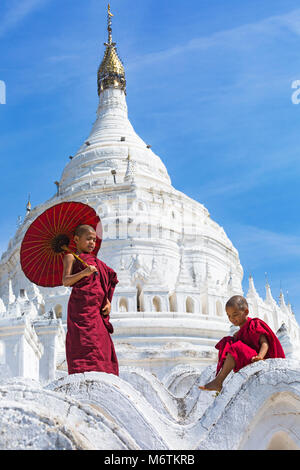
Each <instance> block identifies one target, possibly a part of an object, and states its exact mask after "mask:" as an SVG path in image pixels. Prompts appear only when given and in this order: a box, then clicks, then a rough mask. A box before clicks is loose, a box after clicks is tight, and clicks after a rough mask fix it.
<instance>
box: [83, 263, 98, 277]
mask: <svg viewBox="0 0 300 470" xmlns="http://www.w3.org/2000/svg"><path fill="white" fill-rule="evenodd" d="M96 272H97V268H96V266H93V265H92V264H91V265H90V266H87V267H86V268H85V270H84V273H85V275H86V276H90V275H91V274H93V273H96Z"/></svg>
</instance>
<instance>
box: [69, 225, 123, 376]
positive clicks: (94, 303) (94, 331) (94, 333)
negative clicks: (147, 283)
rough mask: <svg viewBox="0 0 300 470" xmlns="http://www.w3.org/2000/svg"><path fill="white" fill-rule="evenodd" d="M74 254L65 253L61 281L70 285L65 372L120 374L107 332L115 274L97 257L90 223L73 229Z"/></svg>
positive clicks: (115, 279)
mask: <svg viewBox="0 0 300 470" xmlns="http://www.w3.org/2000/svg"><path fill="white" fill-rule="evenodd" d="M74 241H75V243H76V248H77V254H78V255H79V256H80V258H81V259H82V260H83V261H85V262H86V263H87V264H88V267H86V268H84V266H83V264H82V263H81V262H80V261H79V260H78V259H77V258H75V257H74V256H73V255H72V254H71V253H68V254H66V255H65V257H64V271H63V279H62V282H63V285H64V286H72V292H71V295H70V298H69V303H68V318H67V337H66V358H67V364H68V373H69V374H75V373H80V372H88V371H98V372H107V373H111V374H115V375H119V368H118V360H117V356H116V353H115V348H114V344H113V342H112V340H111V337H110V334H111V333H113V326H112V324H111V323H110V321H109V313H110V308H111V306H110V302H111V300H112V296H113V293H114V289H115V286H116V284H117V283H118V279H117V275H116V273H115V272H114V271H113V269H111V268H110V267H109V266H107V265H106V264H105V263H103V261H100V260H99V259H98V258H97V253H95V246H96V233H95V230H94V229H93V228H92V227H90V226H89V225H80V226H78V227H77V228H76V230H75V235H74Z"/></svg>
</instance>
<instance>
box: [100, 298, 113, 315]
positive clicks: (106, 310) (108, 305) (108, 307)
mask: <svg viewBox="0 0 300 470" xmlns="http://www.w3.org/2000/svg"><path fill="white" fill-rule="evenodd" d="M110 310H111V303H110V301H109V300H108V299H107V301H106V304H105V306H104V307H103V309H102V310H101V313H102V315H104V316H105V317H106V316H107V315H109V314H110Z"/></svg>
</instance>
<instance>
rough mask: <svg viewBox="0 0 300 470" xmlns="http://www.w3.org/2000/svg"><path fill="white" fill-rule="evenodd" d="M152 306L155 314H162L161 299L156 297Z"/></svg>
mask: <svg viewBox="0 0 300 470" xmlns="http://www.w3.org/2000/svg"><path fill="white" fill-rule="evenodd" d="M152 305H153V308H154V311H155V312H161V300H160V297H158V296H157V295H155V296H154V297H153V299H152Z"/></svg>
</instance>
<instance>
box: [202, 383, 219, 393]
mask: <svg viewBox="0 0 300 470" xmlns="http://www.w3.org/2000/svg"><path fill="white" fill-rule="evenodd" d="M199 388H200V390H209V391H216V392H220V391H221V390H222V385H221V384H220V383H219V382H218V381H217V380H212V381H211V382H208V383H207V384H205V385H203V386H200V387H199Z"/></svg>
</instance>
